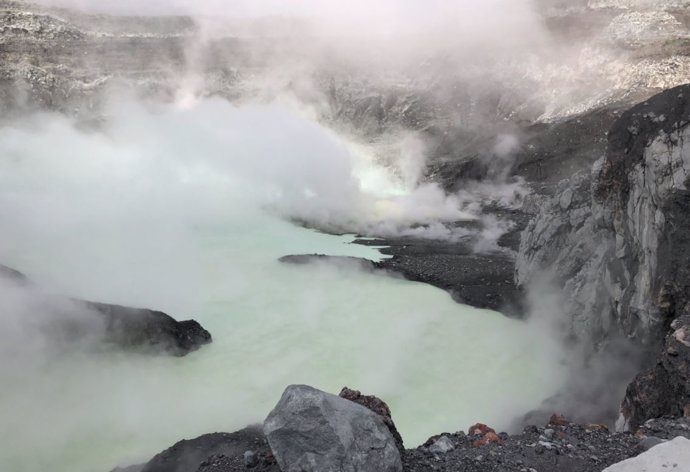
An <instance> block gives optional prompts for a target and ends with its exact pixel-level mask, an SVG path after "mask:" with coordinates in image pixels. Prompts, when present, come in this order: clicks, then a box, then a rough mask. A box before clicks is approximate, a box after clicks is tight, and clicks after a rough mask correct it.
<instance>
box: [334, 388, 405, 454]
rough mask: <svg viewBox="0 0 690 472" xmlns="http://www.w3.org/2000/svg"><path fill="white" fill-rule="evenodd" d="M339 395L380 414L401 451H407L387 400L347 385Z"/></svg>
mask: <svg viewBox="0 0 690 472" xmlns="http://www.w3.org/2000/svg"><path fill="white" fill-rule="evenodd" d="M338 396H339V397H340V398H344V399H345V400H350V401H351V402H355V403H357V404H358V405H362V406H363V407H365V408H368V409H370V410H371V411H373V412H374V413H376V414H377V415H379V416H380V417H381V418H382V419H383V422H384V423H385V424H386V426H387V427H388V430H389V431H390V432H391V434H392V435H393V438H394V439H395V444H396V445H397V446H398V449H399V450H400V452H401V453H403V452H405V447H404V445H403V439H402V436H400V433H399V432H398V429H397V428H396V427H395V423H394V422H393V417H392V416H391V410H390V408H388V405H387V404H386V402H384V401H383V400H381V399H380V398H378V397H375V396H373V395H362V393H361V392H360V391H359V390H352V389H351V388H347V387H343V389H342V390H341V391H340V394H339V395H338Z"/></svg>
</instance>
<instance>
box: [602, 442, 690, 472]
mask: <svg viewBox="0 0 690 472" xmlns="http://www.w3.org/2000/svg"><path fill="white" fill-rule="evenodd" d="M689 465H690V439H686V438H684V437H680V436H679V437H677V438H675V439H674V440H673V441H669V442H665V443H662V444H659V445H657V446H654V447H652V448H651V449H650V450H648V451H647V452H643V453H642V454H640V455H639V456H637V457H633V458H631V459H627V460H624V461H623V462H619V463H618V464H614V465H612V466H611V467H608V468H606V469H604V472H643V471H649V472H653V471H662V470H677V471H678V472H680V471H683V470H688V467H689Z"/></svg>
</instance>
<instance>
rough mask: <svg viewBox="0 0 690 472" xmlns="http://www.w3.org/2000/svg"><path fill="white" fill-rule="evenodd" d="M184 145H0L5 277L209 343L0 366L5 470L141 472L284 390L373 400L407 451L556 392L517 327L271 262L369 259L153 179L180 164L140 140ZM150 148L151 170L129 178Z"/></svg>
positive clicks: (267, 216)
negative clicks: (138, 311)
mask: <svg viewBox="0 0 690 472" xmlns="http://www.w3.org/2000/svg"><path fill="white" fill-rule="evenodd" d="M264 118H266V117H264ZM132 119H134V118H132ZM180 119H181V118H180ZM231 121H232V120H231ZM268 122H270V120H268ZM185 123H186V124H187V125H189V126H186V128H189V127H191V126H192V125H191V124H190V123H197V121H195V120H191V121H189V122H184V123H183V124H185ZM134 128H136V127H134ZM186 128H185V129H186ZM178 129H181V128H174V129H172V130H171V129H169V128H166V127H165V126H163V125H161V128H160V129H158V130H156V129H153V130H151V131H147V134H146V139H144V138H142V139H141V143H142V144H141V146H139V147H138V146H137V142H138V141H137V138H136V136H139V135H138V134H135V135H126V136H127V137H128V139H127V140H124V139H121V137H120V134H118V132H115V131H113V132H112V133H111V135H110V136H109V137H108V138H107V139H106V138H103V137H98V138H94V137H93V136H91V137H89V136H83V135H81V134H80V132H77V131H73V130H72V131H70V130H69V129H68V128H67V125H66V124H64V123H62V124H59V125H45V126H43V127H38V128H37V129H34V130H32V131H30V133H33V134H32V136H33V137H34V138H36V139H32V140H27V139H25V138H26V136H27V134H26V133H29V131H26V130H10V131H7V130H6V131H4V132H1V133H0V203H1V204H2V208H3V209H2V210H0V217H1V218H2V219H1V220H0V221H4V223H2V225H3V231H2V236H0V262H2V263H5V264H7V265H10V266H13V267H16V268H17V269H20V270H22V271H23V272H25V273H27V274H28V275H30V276H31V277H32V278H34V279H35V280H37V281H39V282H41V283H43V284H45V285H46V286H50V287H52V288H53V289H54V290H56V291H59V292H61V293H66V294H69V295H72V296H77V297H84V298H88V299H93V300H99V301H103V302H112V303H121V304H127V305H134V306H145V307H151V308H156V309H161V310H164V311H166V312H168V313H170V314H171V315H173V316H175V317H176V318H178V319H182V318H188V317H193V318H195V319H196V320H198V321H199V322H200V323H202V324H203V325H204V326H205V327H206V328H207V329H208V330H209V331H210V332H211V333H212V335H213V338H214V342H213V344H211V345H208V346H205V347H204V348H202V349H201V350H200V351H198V352H195V353H192V354H190V355H188V356H186V357H183V358H169V357H156V356H143V355H135V354H127V353H116V352H90V351H89V352H79V351H77V352H74V351H69V350H67V351H66V352H63V353H61V354H60V355H58V356H54V357H46V358H41V357H40V356H37V357H38V358H37V359H36V358H34V357H35V356H33V355H32V356H31V357H32V361H31V362H26V360H25V359H22V358H3V359H2V360H1V361H0V373H2V375H3V377H4V378H3V379H2V381H1V382H0V384H1V385H2V387H1V388H0V470H2V471H8V472H10V471H11V472H39V471H46V470H50V471H52V472H107V471H109V470H110V469H111V468H113V467H114V466H116V465H127V464H131V463H136V462H141V461H145V460H147V459H149V458H150V457H152V456H153V455H154V454H156V453H158V452H160V451H161V450H162V449H165V448H167V447H168V446H170V445H172V444H173V443H175V442H176V441H178V440H180V439H183V438H193V437H196V436H198V435H201V434H204V433H208V432H215V431H235V430H237V429H240V428H242V427H244V426H245V425H247V424H251V423H258V422H261V421H263V419H264V418H265V416H266V415H267V414H268V412H269V411H270V410H271V408H272V407H273V406H274V404H275V403H276V402H277V400H278V399H279V397H280V395H281V393H282V391H283V389H284V388H285V386H287V385H288V384H293V383H305V384H309V385H312V386H315V387H318V388H321V389H323V390H326V391H330V392H334V393H337V392H338V391H339V390H340V388H341V387H343V386H345V385H347V386H349V387H352V388H357V389H359V390H362V391H363V392H365V393H367V394H376V395H377V396H380V397H381V398H383V399H384V400H385V401H386V402H387V403H388V404H389V405H390V407H391V410H392V412H393V418H394V420H395V422H396V424H397V426H398V429H399V430H400V432H401V434H402V436H403V438H404V441H405V443H406V445H407V446H409V447H411V446H415V445H418V444H419V443H421V442H423V441H424V440H425V439H426V438H427V437H429V436H431V435H433V434H436V433H440V432H443V431H451V432H452V431H457V430H461V429H466V428H467V427H468V426H469V425H470V424H472V423H474V422H477V421H481V422H485V423H489V424H491V425H492V426H494V427H496V428H498V429H502V428H506V427H508V425H509V423H510V420H511V419H513V418H514V416H515V415H518V414H520V413H523V412H526V411H527V410H529V409H531V408H534V407H536V406H538V405H539V403H540V401H541V400H542V399H543V398H545V397H546V396H548V395H550V394H551V393H553V392H554V391H555V389H556V388H557V387H558V384H559V378H560V374H559V372H560V365H559V357H558V355H557V353H558V350H557V349H556V347H555V346H553V345H551V344H550V342H549V340H548V338H547V337H545V336H544V335H543V333H541V332H539V331H538V330H536V329H535V328H534V327H532V326H531V325H529V324H527V323H523V322H518V321H515V320H511V319H507V318H505V317H504V316H502V315H500V314H498V313H494V312H491V311H485V310H477V309H474V308H471V307H467V306H462V305H459V304H456V303H455V302H453V301H452V300H451V298H450V296H449V295H448V294H446V293H445V292H443V291H441V290H438V289H436V288H433V287H430V286H426V285H423V284H417V283H412V282H408V281H405V280H400V279H395V278H389V277H384V276H379V275H374V274H368V273H364V272H361V271H359V270H357V269H355V268H353V267H349V266H334V265H328V264H316V265H304V266H291V265H283V264H280V263H279V262H278V261H277V258H278V257H280V256H283V255H286V254H299V253H326V254H333V255H351V256H360V257H368V258H377V257H379V254H378V252H377V251H376V250H375V249H372V248H367V247H363V246H359V245H354V244H350V241H351V239H352V237H348V236H329V235H325V234H322V233H318V232H314V231H310V230H307V229H303V228H300V227H297V226H294V225H292V224H290V223H288V222H286V220H285V219H284V218H283V217H282V216H281V214H279V212H278V213H277V212H276V211H275V205H269V206H270V207H271V209H270V210H269V209H266V205H264V203H265V202H260V203H261V204H255V203H256V201H257V200H256V198H255V197H254V196H251V197H250V196H249V195H253V194H250V193H247V192H245V191H244V190H243V188H244V187H242V186H239V187H238V186H237V185H235V184H233V183H232V182H234V181H233V180H232V179H229V180H225V179H219V178H218V175H221V174H223V172H224V171H223V170H220V169H218V168H215V170H214V169H211V170H209V169H204V170H203V172H201V171H198V169H196V164H195V162H196V161H194V160H193V159H191V158H190V159H186V158H185V159H183V160H180V159H175V160H174V161H175V162H176V163H177V164H176V166H175V167H174V168H169V167H167V166H166V165H161V164H160V163H161V162H167V161H166V159H168V158H169V156H170V153H171V152H173V151H171V149H170V148H167V147H163V148H160V147H156V146H154V145H152V144H151V142H153V141H155V140H156V139H160V140H164V139H165V136H168V135H171V134H175V130H178ZM184 132H185V133H187V134H186V135H185V139H186V140H189V141H193V140H194V139H196V138H199V136H198V134H200V132H199V131H194V130H192V131H189V129H186V131H184ZM156 133H158V134H156ZM190 133H191V134H190ZM244 133H245V134H247V133H248V132H246V131H244ZM156 136H158V138H156ZM298 137H299V136H298ZM154 138H156V139H154ZM201 138H204V139H205V140H206V142H208V140H209V139H210V138H208V137H204V136H203V135H202V136H201ZM201 138H199V139H201ZM51 143H52V144H51ZM122 143H125V144H122ZM239 145H242V143H240V144H239ZM209 146H210V145H209ZM103 149H105V151H102V150H103ZM132 149H137V150H140V151H141V152H139V153H137V152H132ZM142 149H143V150H142ZM209 149H210V148H209ZM152 150H153V151H152ZM156 150H158V151H159V154H160V155H161V156H162V157H161V160H155V161H151V162H148V161H147V164H146V165H139V162H140V161H139V160H137V159H138V158H137V156H143V155H149V154H151V153H152V154H156V152H157V151H156ZM227 151H228V148H227V147H225V148H224V152H227ZM203 152H204V150H203V149H202V150H200V151H199V153H201V154H203ZM209 152H210V153H211V154H212V153H213V152H211V151H209ZM276 152H278V151H276ZM280 152H283V151H280ZM319 152H326V151H324V150H323V149H322V150H320V151H319ZM99 153H100V154H99ZM96 154H98V155H96ZM171 160H172V159H171ZM180 162H182V164H180ZM190 162H191V164H190ZM123 163H126V166H127V167H126V168H124V167H122V166H124V164H123ZM180 169H183V170H184V172H178V171H179V170H180ZM223 169H226V168H223ZM190 175H191V176H192V177H190ZM209 175H211V177H208V176H209ZM252 175H254V174H252ZM200 176H201V177H200ZM252 178H254V177H252ZM245 180H246V179H245ZM233 185H235V186H234V187H233ZM226 186H230V187H232V188H233V189H234V190H233V191H232V192H226ZM238 189H239V190H238ZM0 316H2V317H3V318H5V319H4V320H3V321H4V322H7V321H8V320H9V318H10V317H11V316H12V313H9V312H7V311H4V312H1V313H0ZM9 321H11V320H9ZM27 336H33V334H32V333H27Z"/></svg>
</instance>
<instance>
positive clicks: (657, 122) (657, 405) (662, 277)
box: [517, 86, 690, 428]
mask: <svg viewBox="0 0 690 472" xmlns="http://www.w3.org/2000/svg"><path fill="white" fill-rule="evenodd" d="M689 120H690V87H689V86H681V87H677V88H675V89H671V90H668V91H666V92H664V93H662V94H659V95H657V96H655V97H653V98H651V99H650V100H648V101H647V102H644V103H642V104H640V105H638V106H636V107H634V108H632V109H631V110H629V111H628V112H626V113H624V114H623V115H622V116H621V118H620V119H619V120H618V121H617V122H616V123H615V124H614V126H613V127H612V128H611V130H610V132H609V143H608V149H607V152H606V156H605V157H604V158H603V159H602V160H600V161H598V162H597V164H596V165H595V166H594V169H593V171H592V172H591V173H582V174H580V175H579V176H577V177H576V178H573V179H571V180H570V181H569V182H562V183H561V186H560V188H559V190H558V191H557V192H556V194H557V195H555V196H554V197H551V198H546V199H545V200H544V201H542V202H540V208H541V211H540V212H539V214H538V216H537V217H536V218H535V219H534V220H533V221H532V222H531V223H530V224H529V226H528V227H527V229H526V230H525V232H524V233H523V238H522V245H521V248H520V254H519V256H518V263H517V277H518V280H519V282H520V283H521V284H525V285H529V284H530V283H531V282H533V281H534V280H535V279H536V278H537V277H538V276H539V274H540V273H541V272H542V271H544V270H551V271H553V272H554V273H555V275H556V277H553V278H552V279H551V280H557V281H558V283H560V287H562V288H563V303H562V305H561V307H560V308H561V309H562V311H563V315H564V320H565V322H566V323H567V325H568V328H569V329H570V332H571V333H572V334H573V335H574V336H575V337H576V338H578V339H580V340H585V341H586V342H588V343H591V345H592V346H597V347H601V346H602V345H605V344H606V343H607V342H609V341H610V340H611V339H612V338H614V337H615V336H616V335H622V336H624V337H625V338H627V339H629V340H632V341H633V342H634V343H636V344H637V345H638V346H645V347H646V348H647V349H651V350H655V349H659V350H660V351H662V348H661V346H662V344H663V340H664V336H665V335H666V332H667V330H668V328H669V326H670V325H671V323H672V321H673V320H674V319H675V318H677V317H679V316H681V315H683V314H684V313H688V310H689V309H690V290H689V289H690V272H689V270H688V268H687V267H688V265H689V263H690V238H688V236H687V231H686V228H687V227H688V225H690V216H689V215H690V212H689V209H690V192H689V191H688V187H687V185H688V178H687V176H688V175H690V174H689V171H690V153H689V152H688V148H687V147H686V146H685V145H684V143H685V141H686V140H687V139H688V137H690V127H689V126H688V123H689ZM673 342H675V341H673ZM681 344H682V343H681ZM676 347H677V348H680V347H682V346H681V345H678V346H676ZM673 350H674V352H675V354H673V355H671V356H669V355H666V354H663V353H662V354H661V357H660V360H659V363H658V365H657V367H655V368H653V369H651V370H650V371H647V372H645V373H643V374H641V375H640V376H638V378H637V379H636V381H635V382H634V383H633V384H631V386H630V387H629V389H628V394H627V396H626V401H625V402H624V405H623V409H622V415H623V416H622V419H621V421H620V425H622V426H623V427H625V428H635V427H637V426H638V425H639V424H640V422H642V421H644V420H645V419H647V418H649V417H650V415H651V416H657V415H663V414H675V415H678V414H680V413H682V409H683V408H684V405H685V403H687V388H688V387H687V380H685V379H687V375H688V373H687V372H688V368H687V362H685V361H682V362H681V361H679V359H684V358H683V357H682V356H680V354H679V353H680V352H681V351H680V350H679V349H675V348H674V349H673ZM674 356H675V357H674ZM647 364H649V360H648V361H647Z"/></svg>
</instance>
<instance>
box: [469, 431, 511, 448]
mask: <svg viewBox="0 0 690 472" xmlns="http://www.w3.org/2000/svg"><path fill="white" fill-rule="evenodd" d="M502 442H503V440H502V439H501V438H499V437H498V435H497V434H496V433H494V432H493V431H490V432H488V433H486V434H485V435H484V436H482V437H481V438H480V439H477V440H476V441H475V442H473V443H472V445H473V446H474V447H482V446H486V445H487V444H490V443H496V444H501V443H502Z"/></svg>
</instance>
